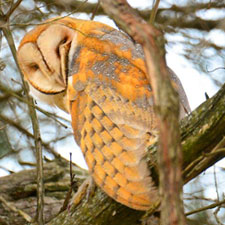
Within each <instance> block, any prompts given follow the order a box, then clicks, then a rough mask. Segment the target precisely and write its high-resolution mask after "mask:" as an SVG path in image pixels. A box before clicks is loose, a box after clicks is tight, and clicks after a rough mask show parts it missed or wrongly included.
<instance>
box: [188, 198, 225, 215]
mask: <svg viewBox="0 0 225 225" xmlns="http://www.w3.org/2000/svg"><path fill="white" fill-rule="evenodd" d="M223 204H225V200H223V201H221V202H216V203H213V204H211V205H208V206H205V207H202V208H199V209H196V210H193V211H190V212H188V213H185V215H186V216H190V215H192V214H195V213H199V212H202V211H205V210H207V209H213V208H215V207H217V206H220V205H223Z"/></svg>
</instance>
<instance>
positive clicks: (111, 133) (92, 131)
mask: <svg viewBox="0 0 225 225" xmlns="http://www.w3.org/2000/svg"><path fill="white" fill-rule="evenodd" d="M152 115H153V114H152V108H150V107H149V109H148V110H146V109H145V110H143V109H142V108H139V107H138V106H135V105H134V104H133V103H132V102H131V101H128V100H127V99H125V98H124V97H123V96H121V95H119V94H118V93H117V92H116V91H115V90H114V89H112V88H110V87H109V86H104V85H102V84H100V83H99V82H94V81H92V82H89V83H88V84H87V86H86V87H85V89H84V90H83V91H82V92H81V93H79V96H78V97H77V99H76V100H75V101H73V102H72V104H71V116H72V125H73V129H74V132H75V137H76V141H77V142H78V144H79V145H80V147H81V149H82V152H83V154H84V157H85V160H86V163H87V165H88V168H89V171H90V173H91V175H92V176H93V178H94V180H95V182H96V183H97V184H98V185H99V186H100V187H101V188H102V189H103V190H104V191H105V192H106V193H107V194H108V195H109V196H111V197H112V198H114V199H115V200H116V201H119V202H121V203H123V204H125V205H127V206H129V207H131V208H135V209H139V210H140V209H141V210H146V209H148V208H149V206H150V205H151V204H152V203H153V202H154V201H155V199H156V196H157V193H156V189H155V188H154V186H153V182H152V180H151V177H150V174H149V170H148V168H147V163H146V160H145V159H144V154H145V150H146V148H147V146H148V141H149V138H151V133H150V131H149V128H150V126H148V124H149V123H151V122H150V121H151V120H152V119H153V118H152Z"/></svg>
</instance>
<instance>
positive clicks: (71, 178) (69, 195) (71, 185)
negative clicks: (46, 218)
mask: <svg viewBox="0 0 225 225" xmlns="http://www.w3.org/2000/svg"><path fill="white" fill-rule="evenodd" d="M72 167H73V162H72V153H71V152H70V189H69V191H68V192H67V194H66V198H65V200H64V202H63V206H62V207H61V209H60V210H59V213H58V214H60V213H61V212H63V211H64V210H65V209H66V208H67V207H68V204H69V201H70V199H71V195H72V191H73V186H74V184H75V181H74V177H75V174H73V168H72Z"/></svg>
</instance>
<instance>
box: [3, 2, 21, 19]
mask: <svg viewBox="0 0 225 225" xmlns="http://www.w3.org/2000/svg"><path fill="white" fill-rule="evenodd" d="M22 1H23V0H18V1H17V2H16V3H15V4H12V5H11V7H10V9H9V11H8V12H7V13H6V17H7V18H9V17H10V16H11V15H12V14H13V12H14V11H15V10H16V8H17V7H18V6H19V5H20V3H21V2H22Z"/></svg>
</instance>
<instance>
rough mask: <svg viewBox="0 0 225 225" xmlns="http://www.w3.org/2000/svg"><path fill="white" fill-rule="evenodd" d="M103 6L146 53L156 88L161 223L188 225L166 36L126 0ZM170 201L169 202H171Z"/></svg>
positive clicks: (106, 0) (176, 106) (105, 2)
mask: <svg viewBox="0 0 225 225" xmlns="http://www.w3.org/2000/svg"><path fill="white" fill-rule="evenodd" d="M102 7H103V8H104V10H105V11H106V13H107V14H108V15H109V16H111V17H112V18H113V19H114V21H116V23H117V25H118V26H119V27H120V28H122V29H123V30H124V31H125V32H126V33H128V34H129V35H130V36H131V37H132V38H133V39H134V40H135V41H136V42H139V43H140V44H142V47H143V50H144V53H145V63H146V67H147V71H148V75H147V78H148V80H149V83H150V84H151V87H152V89H153V95H154V107H155V112H156V117H157V124H158V128H159V148H158V166H159V167H158V168H159V179H160V183H159V192H160V197H161V199H160V201H161V224H162V225H169V224H173V225H178V224H179V225H185V224H186V222H185V216H184V207H183V201H182V199H181V197H182V186H183V183H182V174H181V165H182V151H181V146H180V133H179V124H178V118H179V100H178V94H177V93H176V92H175V90H174V89H173V87H172V84H171V82H170V78H169V77H170V76H169V73H170V72H169V71H168V67H167V65H166V61H165V50H164V39H163V36H162V33H161V32H160V31H159V30H157V29H156V28H155V27H154V26H152V25H150V24H149V25H148V24H147V23H146V22H145V21H144V20H143V19H142V18H141V17H140V16H138V15H137V14H136V12H135V11H134V10H133V9H132V8H131V7H130V6H129V4H128V3H127V1H125V0H117V1H113V2H112V1H109V0H102ZM168 203H170V204H168Z"/></svg>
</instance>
